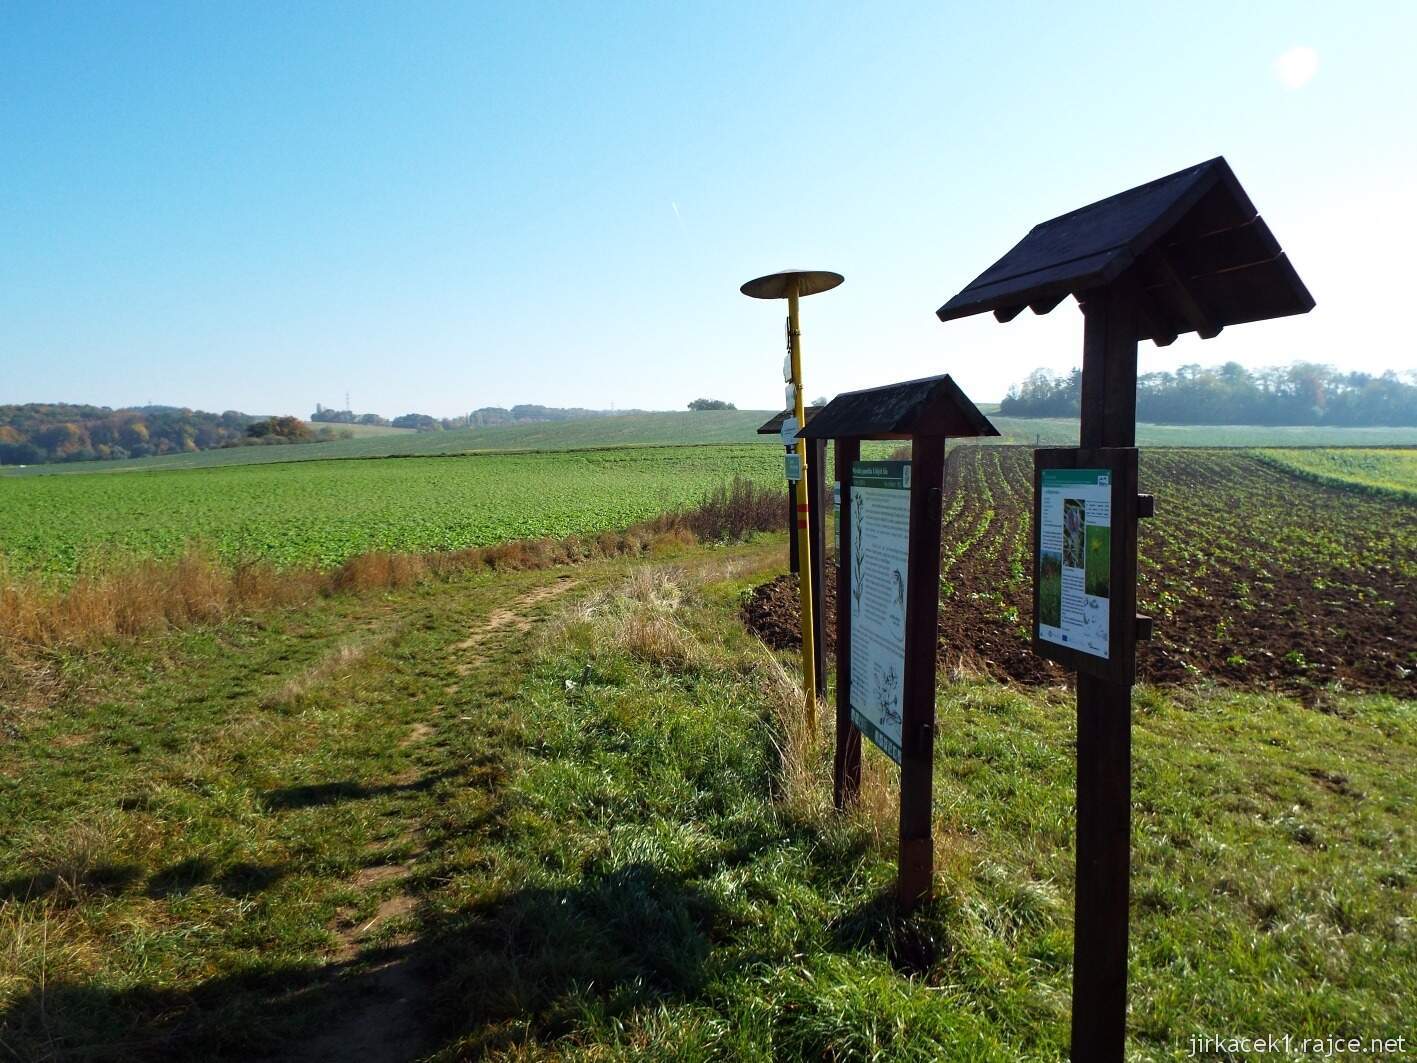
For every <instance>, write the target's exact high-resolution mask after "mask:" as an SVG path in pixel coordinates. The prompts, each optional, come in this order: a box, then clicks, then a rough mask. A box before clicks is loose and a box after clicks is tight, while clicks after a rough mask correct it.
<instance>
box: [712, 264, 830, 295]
mask: <svg viewBox="0 0 1417 1063" xmlns="http://www.w3.org/2000/svg"><path fill="white" fill-rule="evenodd" d="M845 279H846V278H845V277H843V276H842V275H841V274H840V273H833V272H832V271H831V270H829V269H785V270H783V271H782V272H781V273H769V274H768V275H767V276H766V277H756V278H754V279H753V280H750V281H749V282H748V283H747V284H745V285H743V287H741V288H739V289H738V290H739V291H740V292H742V293H743V294H744V295H746V296H748V297H749V298H752V299H786V298H787V297H788V296H789V295H791V294H792V287H793V284H794V282H795V284H796V286H797V294H798V295H799V296H802V295H816V294H817V293H818V292H829V291H831V290H832V289H833V288H835V287H836V286H837V285H838V284H840V283H841V282H842V281H843V280H845Z"/></svg>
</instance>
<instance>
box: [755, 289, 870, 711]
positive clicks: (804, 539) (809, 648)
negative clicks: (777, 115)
mask: <svg viewBox="0 0 1417 1063" xmlns="http://www.w3.org/2000/svg"><path fill="white" fill-rule="evenodd" d="M844 279H845V278H843V277H842V275H841V274H840V273H831V272H828V271H826V270H786V271H784V272H782V273H772V274H769V275H768V276H766V277H758V278H756V279H754V280H750V281H749V282H748V283H747V284H745V285H743V286H742V287H741V288H740V289H739V291H741V292H742V293H743V294H744V295H747V296H749V297H751V298H753V299H786V300H787V348H788V352H789V355H790V357H791V366H792V381H791V383H792V401H791V403H789V405H790V406H791V407H792V412H793V416H794V417H795V418H796V420H797V425H798V427H799V428H801V427H802V426H803V425H805V424H806V423H807V414H806V410H805V409H804V405H805V404H804V401H803V397H802V330H801V328H800V326H799V324H798V318H797V300H798V299H799V297H802V296H807V295H816V294H817V293H818V292H826V291H830V290H831V289H833V288H835V287H836V286H837V285H838V284H840V283H841V282H842V280H844ZM796 446H797V460H798V463H799V471H800V473H801V477H800V478H799V479H798V481H797V560H798V570H797V584H798V587H799V596H800V598H801V601H802V688H803V690H804V691H805V692H806V695H807V721H808V723H809V724H810V725H811V726H812V727H814V728H815V727H816V726H817V675H816V651H815V647H814V646H813V644H812V643H813V632H814V631H815V630H816V628H815V627H814V625H813V622H812V610H813V608H814V607H815V605H816V603H815V602H813V601H812V565H813V564H820V563H821V559H820V558H813V557H812V546H811V542H812V537H811V535H810V534H809V533H808V528H809V526H810V521H809V520H808V516H809V514H808V509H807V497H808V496H807V476H808V475H809V473H808V468H807V444H806V443H805V442H804V441H803V440H801V439H799V440H797V444H796ZM823 504H825V503H823Z"/></svg>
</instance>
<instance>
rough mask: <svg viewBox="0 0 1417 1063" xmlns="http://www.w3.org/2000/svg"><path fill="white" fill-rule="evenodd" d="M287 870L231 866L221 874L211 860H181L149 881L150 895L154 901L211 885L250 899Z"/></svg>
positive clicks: (269, 885)
mask: <svg viewBox="0 0 1417 1063" xmlns="http://www.w3.org/2000/svg"><path fill="white" fill-rule="evenodd" d="M285 875H286V869H285V868H283V867H278V866H276V865H274V864H252V863H247V862H245V861H243V862H241V863H236V864H231V865H229V866H227V867H226V868H225V869H223V870H221V871H220V873H218V870H217V867H216V865H215V864H213V863H212V862H211V861H210V860H207V859H205V858H203V857H200V856H194V857H190V858H188V859H186V860H180V861H178V862H177V863H175V864H173V865H172V866H171V867H166V868H163V869H162V870H161V871H159V872H157V874H155V875H153V876H152V878H150V879H148V888H147V894H148V896H149V897H151V898H153V899H154V900H162V899H164V898H167V897H176V896H178V895H180V894H183V893H187V892H189V891H191V890H194V889H196V888H197V887H198V886H204V885H206V884H208V883H210V884H211V885H213V886H215V887H216V888H217V890H218V891H220V892H221V893H223V894H225V895H226V896H228V897H249V896H251V895H252V894H255V893H260V892H261V891H262V890H265V889H269V888H270V887H271V886H274V885H275V884H276V883H277V882H279V881H280V880H281V879H282V878H284V877H285Z"/></svg>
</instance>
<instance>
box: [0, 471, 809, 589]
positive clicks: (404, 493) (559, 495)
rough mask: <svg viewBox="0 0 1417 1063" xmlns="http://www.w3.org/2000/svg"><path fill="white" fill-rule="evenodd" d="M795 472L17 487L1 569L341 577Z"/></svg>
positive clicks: (181, 480)
mask: <svg viewBox="0 0 1417 1063" xmlns="http://www.w3.org/2000/svg"><path fill="white" fill-rule="evenodd" d="M781 475H782V454H781V451H780V450H779V449H778V448H776V447H771V446H765V445H763V444H761V443H759V444H757V445H754V446H745V447H727V446H724V447H662V448H623V449H606V450H583V451H574V452H568V453H555V454H552V453H534V454H484V455H476V456H469V457H445V458H403V459H398V460H389V461H322V462H298V463H293V464H279V465H248V466H238V467H233V468H221V469H201V470H190V471H182V470H178V471H169V472H160V473H133V474H128V475H123V476H110V475H101V474H99V475H92V476H58V477H34V478H16V479H7V480H3V481H0V544H3V547H0V550H3V553H0V559H3V561H4V562H5V563H6V564H7V565H8V566H9V567H10V569H11V570H12V571H16V572H21V573H39V574H45V575H53V576H57V577H64V576H69V575H73V574H75V573H77V572H80V571H89V570H92V569H95V568H102V567H104V566H107V565H110V564H112V563H113V562H114V561H116V560H120V559H123V558H137V557H143V558H149V557H151V558H169V557H174V556H176V555H178V554H180V553H181V552H182V550H183V549H184V547H186V546H187V545H188V544H191V543H194V542H195V543H200V544H202V545H204V546H205V547H207V548H208V549H211V550H213V551H215V552H216V554H217V555H218V556H219V557H220V558H222V559H224V560H227V561H232V562H236V561H242V560H265V561H269V562H274V563H276V564H279V565H293V564H315V565H334V564H338V563H339V562H341V561H343V560H345V559H346V558H348V557H351V556H353V555H355V554H359V553H362V552H364V551H368V550H393V551H422V550H440V549H456V548H461V547H467V546H486V545H490V544H493V543H498V542H502V541H505V540H508V539H525V538H538V537H543V536H550V537H557V536H564V535H570V534H585V533H593V532H598V531H602V530H605V529H619V528H623V527H625V526H626V525H629V524H632V523H634V522H636V521H639V520H644V519H647V518H650V517H654V516H657V515H658V514H660V513H663V512H666V511H668V510H672V509H677V508H679V507H681V506H684V505H685V504H687V503H690V502H693V501H696V500H698V499H699V498H700V497H701V496H702V495H703V494H704V493H705V492H706V491H707V490H709V489H711V488H714V487H717V486H719V485H721V484H723V483H725V482H727V481H729V480H731V479H732V478H733V477H734V476H746V477H750V478H754V479H757V480H759V481H764V482H765V481H769V480H773V479H779V478H780V477H781Z"/></svg>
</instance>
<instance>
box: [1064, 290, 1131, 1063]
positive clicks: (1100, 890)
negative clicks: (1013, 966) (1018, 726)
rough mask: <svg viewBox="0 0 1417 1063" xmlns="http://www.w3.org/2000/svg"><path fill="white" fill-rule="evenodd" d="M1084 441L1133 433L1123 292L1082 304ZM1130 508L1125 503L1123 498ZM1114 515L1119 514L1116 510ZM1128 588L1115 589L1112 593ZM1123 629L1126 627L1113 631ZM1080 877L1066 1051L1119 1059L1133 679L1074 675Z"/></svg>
mask: <svg viewBox="0 0 1417 1063" xmlns="http://www.w3.org/2000/svg"><path fill="white" fill-rule="evenodd" d="M1083 313H1084V321H1085V324H1084V331H1083V359H1082V427H1081V438H1080V444H1081V445H1082V446H1084V447H1130V446H1134V445H1135V442H1136V392H1137V317H1136V305H1135V303H1134V302H1133V301H1132V299H1131V297H1130V295H1129V293H1127V292H1125V291H1120V290H1114V289H1112V288H1106V289H1102V290H1099V291H1095V292H1089V293H1088V294H1087V297H1086V301H1085V302H1084V304H1083ZM1128 508H1129V509H1130V507H1128ZM1119 516H1120V515H1119ZM1111 534H1112V549H1113V551H1121V552H1122V553H1123V556H1130V557H1131V558H1132V559H1133V560H1132V564H1131V565H1130V567H1129V568H1128V570H1127V573H1126V578H1127V579H1128V581H1129V582H1130V585H1131V586H1130V592H1131V593H1130V597H1131V599H1132V600H1133V601H1135V595H1136V564H1135V558H1136V525H1135V523H1134V522H1133V521H1132V520H1130V519H1125V518H1124V519H1120V520H1118V519H1114V520H1113V521H1112V532H1111ZM1119 590H1120V591H1121V592H1122V593H1123V594H1126V592H1127V588H1114V589H1113V593H1114V594H1115V593H1117V592H1118V591H1119ZM1119 634H1121V635H1122V637H1123V638H1129V637H1130V636H1131V635H1132V632H1130V631H1128V632H1125V633H1119ZM1077 702H1078V707H1077V713H1078V717H1077V718H1078V730H1077V886H1076V896H1075V900H1074V920H1073V1015H1072V1053H1071V1054H1072V1058H1073V1059H1074V1060H1076V1061H1084V1060H1086V1061H1088V1063H1092V1061H1102V1063H1109V1061H1117V1063H1120V1061H1121V1060H1122V1057H1123V1052H1124V1049H1125V1046H1126V1035H1127V921H1128V908H1129V900H1130V881H1129V880H1130V874H1131V785H1132V784H1131V762H1132V755H1131V741H1132V738H1131V707H1132V689H1131V680H1130V678H1129V679H1127V680H1125V681H1113V680H1107V679H1102V678H1099V677H1097V676H1094V675H1089V674H1087V673H1086V672H1079V673H1078V677H1077Z"/></svg>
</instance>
